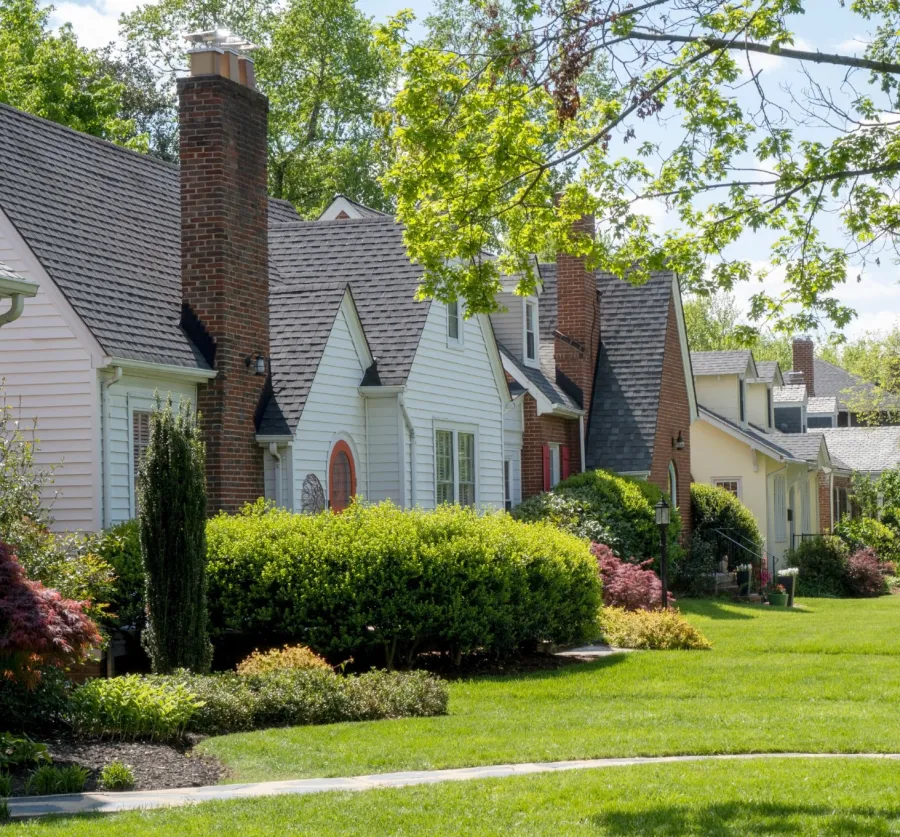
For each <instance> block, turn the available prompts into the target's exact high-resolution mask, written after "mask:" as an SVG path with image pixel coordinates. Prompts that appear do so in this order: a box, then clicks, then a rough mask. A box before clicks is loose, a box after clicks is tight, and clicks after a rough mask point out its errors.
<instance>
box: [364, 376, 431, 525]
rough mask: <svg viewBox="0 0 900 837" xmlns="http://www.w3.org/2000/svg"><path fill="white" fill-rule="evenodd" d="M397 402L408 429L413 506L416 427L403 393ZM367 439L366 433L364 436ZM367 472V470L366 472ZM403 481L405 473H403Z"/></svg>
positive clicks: (414, 500)
mask: <svg viewBox="0 0 900 837" xmlns="http://www.w3.org/2000/svg"><path fill="white" fill-rule="evenodd" d="M397 403H398V404H399V405H400V412H401V414H402V415H403V421H404V423H405V424H406V429H407V430H408V431H409V493H410V498H409V499H410V505H411V506H412V507H413V508H415V507H416V505H417V499H418V495H417V492H416V428H415V427H414V426H413V423H412V419H411V418H410V417H409V413H408V412H407V411H406V404H404V403H403V393H402V392H401V393H400V396H399V398H398V399H397ZM366 438H367V439H368V435H367V436H366ZM366 473H368V471H367V472H366ZM404 481H405V475H404Z"/></svg>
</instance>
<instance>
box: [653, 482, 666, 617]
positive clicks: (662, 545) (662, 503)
mask: <svg viewBox="0 0 900 837" xmlns="http://www.w3.org/2000/svg"><path fill="white" fill-rule="evenodd" d="M655 508H656V525H657V526H659V549H660V556H659V580H660V581H661V582H662V606H663V609H664V610H667V609H668V607H669V580H668V566H667V564H668V547H669V504H668V503H667V502H666V498H665V497H660V499H659V502H658V503H657V504H656V506H655Z"/></svg>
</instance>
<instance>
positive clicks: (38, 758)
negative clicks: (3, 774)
mask: <svg viewBox="0 0 900 837" xmlns="http://www.w3.org/2000/svg"><path fill="white" fill-rule="evenodd" d="M50 761H51V759H50V754H49V753H48V752H47V745H46V744H39V743H38V742H37V741H32V740H31V739H30V738H29V737H28V736H27V735H22V736H16V735H13V734H12V733H9V732H0V770H6V769H7V768H10V767H24V766H27V765H30V764H49V763H50ZM0 796H3V794H0Z"/></svg>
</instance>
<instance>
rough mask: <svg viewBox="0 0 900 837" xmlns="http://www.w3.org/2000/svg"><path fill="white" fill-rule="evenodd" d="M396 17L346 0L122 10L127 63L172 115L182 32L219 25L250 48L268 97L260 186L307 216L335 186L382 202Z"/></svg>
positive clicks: (174, 3) (262, 0) (219, 1)
mask: <svg viewBox="0 0 900 837" xmlns="http://www.w3.org/2000/svg"><path fill="white" fill-rule="evenodd" d="M405 19H406V18H405V17H403V16H401V17H400V18H399V20H398V21H394V22H391V23H389V24H388V25H385V26H381V27H376V26H374V25H373V24H372V22H371V20H370V19H369V18H367V17H365V16H364V15H363V14H362V13H361V12H360V11H359V9H358V8H357V7H356V5H355V3H354V0H288V1H287V2H286V3H284V4H277V3H275V2H274V0H253V2H249V3H233V2H229V0H211V2H208V3H203V4H197V3H192V2H190V0H160V2H158V3H155V4H148V5H144V6H141V7H139V8H138V9H137V10H135V11H134V12H132V13H130V14H127V15H125V16H123V18H122V32H123V34H124V35H125V36H126V39H127V55H128V57H129V59H128V60H129V62H130V63H133V62H136V61H140V62H143V64H144V66H145V67H149V68H151V69H152V71H153V73H154V74H155V75H156V77H157V89H158V90H161V91H163V92H164V93H165V95H167V96H168V97H169V100H170V102H171V104H170V108H169V126H170V130H169V131H167V132H166V136H167V137H169V136H174V135H175V129H176V114H175V106H174V80H175V78H176V77H177V76H178V75H181V74H183V73H184V69H185V68H186V66H187V56H186V54H185V44H184V38H183V35H184V33H185V32H191V31H203V30H208V29H215V28H221V27H225V28H227V29H230V30H231V31H233V32H236V33H240V35H241V36H242V37H244V38H247V39H248V40H249V41H251V42H253V43H254V44H255V45H257V46H258V47H259V49H258V50H257V51H256V52H255V53H254V56H253V57H254V61H255V63H256V77H257V83H258V86H259V88H260V90H262V92H263V93H265V94H266V95H267V96H268V98H269V103H270V110H269V160H268V163H269V188H270V193H271V194H272V195H273V196H274V197H277V198H285V199H287V200H290V201H291V202H292V203H293V204H294V205H295V206H296V207H297V208H298V210H299V211H300V212H301V213H302V214H304V215H306V216H309V217H315V216H316V215H318V214H319V212H320V211H321V210H322V209H323V208H324V207H325V206H326V205H327V203H328V202H329V201H330V200H331V198H332V197H333V196H334V194H335V193H336V192H343V193H345V194H347V195H349V196H350V197H352V198H354V199H356V200H360V201H363V202H364V203H366V204H368V205H370V206H373V207H375V208H379V209H387V208H389V205H388V202H387V200H386V198H385V196H384V192H383V190H382V189H381V187H380V185H379V183H378V177H379V175H380V174H381V173H382V172H384V171H385V170H386V167H387V164H388V162H389V159H390V158H389V154H390V144H389V143H386V142H384V141H383V139H384V121H385V119H384V115H385V112H386V109H387V107H388V105H389V103H390V98H391V94H392V92H393V87H394V85H395V82H396V80H397V74H398V71H399V63H400V42H399V38H400V35H401V33H402V30H403V26H404V21H405Z"/></svg>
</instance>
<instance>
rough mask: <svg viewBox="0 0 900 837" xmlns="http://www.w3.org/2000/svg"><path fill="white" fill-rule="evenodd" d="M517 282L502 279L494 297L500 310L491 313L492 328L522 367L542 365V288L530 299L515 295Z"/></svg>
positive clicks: (509, 278)
mask: <svg viewBox="0 0 900 837" xmlns="http://www.w3.org/2000/svg"><path fill="white" fill-rule="evenodd" d="M516 283H517V280H516V279H514V278H512V277H503V286H502V289H501V291H500V293H498V294H497V305H498V306H499V308H500V310H499V311H496V312H494V313H493V314H491V325H492V326H493V327H494V334H495V335H496V337H497V341H498V342H499V343H501V344H502V345H503V347H504V348H505V349H506V350H507V351H509V352H510V353H512V354H513V355H514V356H515V357H516V358H517V359H518V360H519V361H521V363H522V364H523V365H525V366H530V367H531V368H533V369H539V368H540V365H541V327H540V295H541V287H540V285H538V290H537V291H536V293H535V294H533V295H531V296H520V295H519V294H517V293H516V292H515V288H516Z"/></svg>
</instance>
